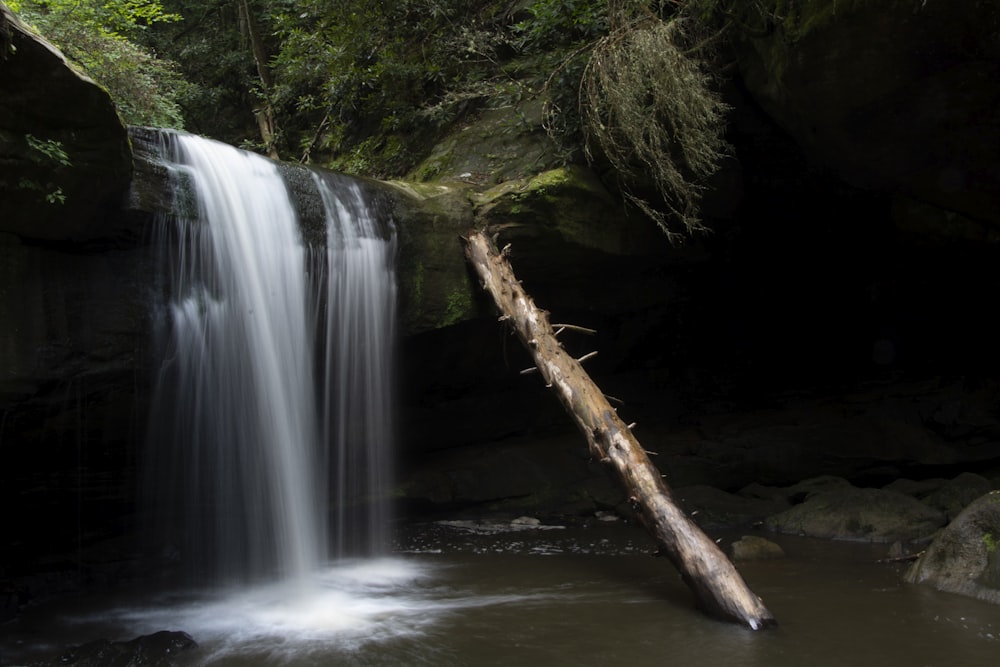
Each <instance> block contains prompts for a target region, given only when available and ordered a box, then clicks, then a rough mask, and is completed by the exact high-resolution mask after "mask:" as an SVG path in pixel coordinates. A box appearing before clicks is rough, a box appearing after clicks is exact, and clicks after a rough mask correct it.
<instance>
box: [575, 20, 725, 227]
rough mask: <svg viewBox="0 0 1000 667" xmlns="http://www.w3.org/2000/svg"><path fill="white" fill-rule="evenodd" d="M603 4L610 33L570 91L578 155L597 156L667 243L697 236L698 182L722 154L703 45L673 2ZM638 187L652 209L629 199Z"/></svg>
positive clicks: (720, 111)
mask: <svg viewBox="0 0 1000 667" xmlns="http://www.w3.org/2000/svg"><path fill="white" fill-rule="evenodd" d="M608 4H609V12H608V18H609V24H610V31H609V32H608V34H607V35H606V36H604V37H602V38H600V39H599V40H598V41H597V42H596V43H595V45H594V47H593V50H592V51H591V54H590V58H589V60H588V62H587V65H586V68H585V69H584V73H583V80H582V82H581V85H580V115H581V118H582V122H583V128H584V135H585V139H586V150H587V154H588V156H589V157H590V158H591V159H593V158H594V157H596V156H597V155H600V156H602V157H603V158H605V159H607V160H608V161H609V162H610V163H611V164H612V166H614V168H615V169H616V170H617V172H618V175H619V177H620V179H621V180H622V185H623V190H624V192H625V196H626V197H627V198H628V199H629V200H630V201H631V202H632V203H633V204H635V205H636V206H637V207H638V208H639V209H641V210H642V211H643V212H644V213H646V214H647V215H648V216H649V217H651V218H652V219H653V220H655V221H656V222H657V223H658V224H659V225H660V227H661V228H662V229H663V231H664V232H665V233H666V234H667V236H668V237H669V238H671V239H672V240H675V241H677V240H679V239H680V235H681V234H682V233H691V232H698V231H704V229H705V227H704V225H703V224H702V222H701V220H700V218H699V204H700V201H701V196H702V192H703V190H704V183H705V179H707V178H708V177H709V176H711V175H712V174H713V173H714V172H715V171H716V170H717V169H718V164H719V161H720V159H721V158H722V157H723V156H724V155H725V154H726V151H727V144H726V142H725V139H724V137H723V132H724V129H725V121H724V116H725V113H726V111H727V106H726V105H725V104H724V103H723V102H722V99H721V97H720V95H719V93H718V92H717V91H716V90H715V89H714V87H713V83H714V81H713V76H712V73H711V69H710V67H709V65H708V59H709V57H710V56H711V53H710V47H711V39H705V38H704V37H703V35H702V34H700V33H701V32H702V30H701V28H700V24H699V23H698V22H697V21H696V20H695V19H692V18H688V17H687V16H686V15H685V14H684V13H683V12H682V11H676V6H675V3H673V2H666V1H664V0H661V1H660V2H658V3H654V4H653V6H650V5H649V4H648V3H646V2H637V1H636V0H609V3H608ZM641 188H647V189H652V190H653V191H654V192H655V193H656V195H657V199H658V200H662V207H661V206H660V205H656V204H654V203H652V202H651V201H650V197H649V196H648V195H646V196H644V195H640V194H636V192H637V191H639V190H640V189H641ZM657 203H659V201H658V202H657ZM664 208H665V210H664Z"/></svg>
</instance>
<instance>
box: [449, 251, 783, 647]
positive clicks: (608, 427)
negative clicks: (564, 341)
mask: <svg viewBox="0 0 1000 667" xmlns="http://www.w3.org/2000/svg"><path fill="white" fill-rule="evenodd" d="M505 251H506V249H505ZM505 254H506V252H503V253H501V252H498V251H497V250H496V248H495V247H494V246H493V244H492V242H491V241H490V240H489V239H488V238H487V237H486V235H485V234H484V233H483V232H474V233H472V234H470V236H469V238H468V239H466V240H465V255H466V258H467V259H468V260H469V263H470V264H471V265H472V266H473V267H474V268H475V270H476V273H477V274H478V276H479V279H480V281H481V283H482V286H483V288H484V289H485V290H486V291H487V292H489V293H490V295H491V296H492V297H493V300H494V302H495V303H496V305H497V307H498V308H499V309H500V312H501V313H502V317H501V320H506V321H507V322H508V323H509V324H510V325H511V326H512V327H513V328H514V331H515V332H516V333H517V335H518V337H519V338H520V340H521V342H522V343H523V344H524V345H525V347H527V349H528V351H529V352H530V353H531V355H532V357H533V358H534V360H535V364H536V365H535V370H537V372H538V373H539V374H541V376H542V378H543V379H544V380H545V383H546V386H549V387H551V388H552V389H553V390H554V391H555V392H556V395H557V396H558V397H559V400H560V401H561V402H562V404H563V407H564V408H565V409H566V411H567V412H568V413H569V414H570V416H571V417H572V418H573V421H574V422H575V423H576V425H577V426H578V427H579V428H580V430H581V431H582V432H583V435H584V436H585V437H586V439H587V443H588V446H589V449H590V453H591V455H592V456H593V457H594V459H596V460H598V461H600V462H601V463H602V464H605V465H606V466H607V467H608V469H609V470H610V471H611V472H612V474H613V475H614V476H616V477H617V479H618V480H619V481H620V482H621V484H622V485H623V486H624V487H625V490H626V492H627V493H628V497H629V502H630V503H631V505H632V509H633V510H634V511H635V514H636V516H637V518H638V520H639V522H640V523H641V524H642V526H643V527H644V528H645V529H646V532H648V533H649V534H650V535H651V536H652V538H653V540H654V541H655V542H656V544H657V546H658V552H657V553H658V554H662V555H665V556H666V557H667V558H668V559H669V560H670V561H671V563H673V565H674V566H675V567H676V568H677V569H678V570H679V571H680V574H681V577H682V579H683V580H684V582H685V583H686V584H687V585H688V587H690V588H691V590H692V591H693V592H694V595H695V598H696V599H697V601H698V603H699V605H700V606H701V607H702V609H704V611H706V612H707V613H709V614H711V615H713V616H716V617H718V618H721V619H724V620H728V621H734V622H737V623H742V624H743V625H745V626H747V627H749V628H751V629H754V630H759V629H761V628H764V627H767V626H769V625H772V624H774V623H775V620H774V617H773V616H772V615H771V613H770V612H769V611H768V610H767V608H766V607H765V606H764V603H763V602H762V601H761V599H760V598H759V597H757V596H756V595H754V593H753V592H752V591H751V590H750V589H749V587H747V585H746V583H745V582H744V581H743V577H741V576H740V574H739V572H738V571H737V570H736V568H735V566H734V565H733V564H732V563H731V562H730V561H729V559H728V558H726V556H725V554H723V553H722V550H721V549H719V547H718V545H716V544H715V542H713V541H712V540H711V539H709V538H708V536H707V535H705V533H704V532H702V530H701V529H700V528H699V527H698V526H697V525H696V524H695V523H694V522H693V521H692V520H691V519H690V518H689V517H688V516H687V515H686V514H685V513H684V511H683V510H682V509H680V508H679V507H678V506H677V504H676V503H675V502H674V500H673V497H672V496H671V493H670V490H669V488H668V487H667V485H666V483H665V482H664V481H663V479H662V477H661V475H660V472H659V470H658V469H657V468H656V466H654V465H653V463H652V462H651V461H650V460H649V457H648V456H646V451H645V450H644V449H643V448H642V446H641V445H640V444H639V441H638V440H637V439H636V438H635V436H634V435H633V434H632V432H631V429H630V427H629V426H628V425H626V424H625V423H624V422H623V421H622V420H621V419H620V418H619V417H618V414H617V413H616V411H615V410H614V408H612V407H611V404H610V403H608V401H607V399H606V397H605V396H604V394H603V393H602V392H601V390H600V389H599V388H598V387H597V385H596V384H594V381H593V380H591V378H590V376H589V375H588V374H587V372H586V371H584V370H583V367H582V366H581V365H580V361H579V360H577V359H574V358H573V357H572V356H570V355H569V354H568V353H567V352H566V351H565V350H564V349H563V347H562V346H561V345H560V344H559V341H558V339H557V338H556V333H555V331H554V330H553V328H552V325H551V324H550V323H549V319H548V314H547V313H546V312H544V311H542V310H539V309H538V308H537V307H536V306H535V304H534V302H533V301H532V299H531V298H530V297H529V296H528V295H527V293H526V292H525V291H524V289H523V288H522V287H521V285H520V283H519V282H518V280H517V278H515V276H514V272H513V269H512V268H511V266H510V264H509V263H508V262H507V260H506V257H505Z"/></svg>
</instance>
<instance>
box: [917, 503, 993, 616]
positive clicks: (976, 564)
mask: <svg viewBox="0 0 1000 667" xmlns="http://www.w3.org/2000/svg"><path fill="white" fill-rule="evenodd" d="M905 579H906V581H908V582H910V583H915V584H927V585H930V586H933V587H935V588H937V589H938V590H941V591H948V592H950V593H958V594H960V595H968V596H970V597H975V598H979V599H982V600H987V601H990V602H993V603H997V604H1000V491H991V492H990V493H988V494H986V495H984V496H982V497H980V498H979V499H978V500H976V501H975V502H973V503H972V504H971V505H969V506H968V507H966V508H965V509H964V510H963V511H962V512H961V513H960V514H959V515H958V516H957V517H956V518H955V520H954V521H952V522H951V523H950V524H949V525H948V527H947V528H945V529H944V530H942V531H941V533H940V534H939V535H938V536H937V537H936V538H934V541H933V542H932V543H931V545H930V546H929V547H927V550H926V551H925V552H924V554H923V555H922V556H921V557H920V559H919V560H917V562H916V563H914V564H913V565H912V566H911V567H910V569H909V570H907V572H906V575H905Z"/></svg>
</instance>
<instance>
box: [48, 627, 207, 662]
mask: <svg viewBox="0 0 1000 667" xmlns="http://www.w3.org/2000/svg"><path fill="white" fill-rule="evenodd" d="M197 646H198V644H197V643H196V642H195V640H194V639H192V638H191V635H189V634H187V633H186V632H168V631H166V630H163V631H161V632H156V633H153V634H151V635H143V636H141V637H136V638H135V639H132V640H130V641H126V642H112V641H108V640H107V639H99V640H97V641H93V642H89V643H87V644H84V645H82V646H78V647H75V648H72V649H70V650H69V651H67V652H66V653H64V654H63V655H61V656H59V658H58V659H57V660H54V661H53V662H52V664H54V665H77V666H78V667H169V666H171V665H174V664H177V663H176V660H175V658H177V657H178V655H179V654H181V653H183V652H185V651H189V650H191V649H193V648H196V647H197Z"/></svg>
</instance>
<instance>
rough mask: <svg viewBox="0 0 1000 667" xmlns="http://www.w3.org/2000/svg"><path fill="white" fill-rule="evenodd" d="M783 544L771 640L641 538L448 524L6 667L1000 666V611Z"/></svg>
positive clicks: (844, 556) (89, 633) (42, 649)
mask: <svg viewBox="0 0 1000 667" xmlns="http://www.w3.org/2000/svg"><path fill="white" fill-rule="evenodd" d="M735 537H738V536H722V539H723V540H724V541H728V540H729V539H731V538H735ZM772 537H773V536H772ZM775 539H776V541H779V542H780V543H781V544H782V546H783V547H784V548H785V551H786V552H787V554H788V557H787V558H785V559H783V560H777V561H765V562H758V563H748V564H743V565H741V566H740V569H741V571H742V572H743V574H744V577H745V578H746V580H747V582H748V583H749V585H750V587H751V588H752V589H753V590H754V591H755V592H756V593H758V594H759V595H761V596H762V597H763V598H764V600H765V602H766V603H767V605H768V606H769V608H770V609H771V610H772V612H774V614H775V615H776V616H777V618H778V620H779V623H780V626H779V627H778V628H776V629H773V630H768V631H765V632H757V633H754V632H751V631H748V630H744V629H742V628H740V627H737V626H733V625H730V624H726V623H721V622H717V621H713V620H711V619H709V618H706V617H704V616H703V615H701V614H699V613H697V612H696V611H694V610H693V609H692V598H691V595H690V593H689V592H688V590H687V589H686V588H685V587H684V586H683V584H682V583H681V582H680V581H679V579H678V576H677V574H676V572H675V571H674V570H673V569H672V568H671V567H670V565H669V564H668V563H666V562H665V561H663V560H661V559H655V558H652V557H650V556H648V555H647V554H646V551H647V546H648V543H647V541H646V539H645V537H644V536H643V535H642V534H641V533H640V532H638V530H637V529H635V528H633V527H630V526H623V525H613V526H607V525H600V526H596V527H592V528H589V529H551V530H537V529H533V530H522V531H519V532H509V531H505V532H493V531H490V530H484V529H483V528H482V527H478V528H477V527H473V526H468V525H440V524H438V525H430V526H421V527H410V528H408V529H407V530H406V531H405V534H404V535H403V536H402V537H401V538H400V540H399V549H398V551H397V553H396V554H395V555H393V556H392V557H390V558H386V559H379V560H369V561H345V562H341V563H339V564H337V565H332V566H330V567H329V568H328V569H326V570H324V571H323V572H321V573H318V574H317V576H316V577H315V579H314V580H313V581H312V582H311V585H310V586H309V587H308V590H302V588H301V587H297V588H296V589H294V590H293V589H289V588H281V587H260V588H256V589H241V590H238V591H228V592H221V591H216V592H212V593H206V592H203V591H201V592H199V591H189V592H183V593H178V592H176V591H175V592H172V593H170V594H166V595H165V594H162V593H160V594H157V593H152V592H142V593H140V592H138V591H136V590H134V589H133V590H131V591H126V592H122V593H121V594H119V595H118V596H115V597H114V598H112V597H105V598H103V599H86V600H83V599H81V600H73V601H63V602H62V603H60V604H59V605H58V606H55V607H52V608H38V609H33V610H29V612H28V613H26V614H24V615H23V617H22V618H21V619H20V620H19V621H18V622H17V623H9V624H7V625H6V626H3V627H0V664H4V665H11V664H23V663H27V662H29V661H30V660H32V659H37V658H39V657H41V656H52V655H55V654H57V653H58V648H59V647H61V646H66V645H71V644H74V643H80V642H83V641H87V640H88V639H93V638H97V637H107V638H110V639H129V638H132V637H134V636H136V635H139V634H144V633H150V632H155V631H157V630H163V629H169V630H184V631H186V632H188V633H189V634H191V635H192V636H193V637H194V638H195V639H196V640H197V641H198V643H199V648H198V649H196V650H195V651H193V652H191V653H189V654H188V655H187V657H186V659H185V661H184V664H191V665H220V666H221V665H232V666H238V665H239V666H242V665H283V664H288V665H341V664H344V665H476V666H478V665H639V666H642V665H663V664H671V665H693V666H701V665H706V666H714V665H740V666H742V665H747V666H765V665H766V666H767V667H781V666H788V667H793V666H794V667H799V666H803V665H809V666H811V667H812V666H825V665H831V666H832V665H879V666H884V667H892V666H899V667H914V666H918V665H941V666H946V667H950V666H952V665H963V666H979V665H983V666H984V667H985V666H993V665H998V664H1000V607H996V606H993V605H988V604H986V603H981V602H978V601H975V600H970V599H966V598H962V597H959V596H954V595H949V594H944V593H938V592H936V591H933V590H929V589H926V588H924V587H917V586H911V585H906V584H903V583H901V581H900V575H901V572H902V566H893V565H883V564H878V563H876V562H875V561H876V560H877V559H878V558H880V557H881V556H882V555H883V554H884V552H885V547H884V546H869V545H858V544H846V543H835V542H826V541H813V540H805V539H799V538H780V537H776V538H775Z"/></svg>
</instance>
